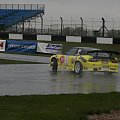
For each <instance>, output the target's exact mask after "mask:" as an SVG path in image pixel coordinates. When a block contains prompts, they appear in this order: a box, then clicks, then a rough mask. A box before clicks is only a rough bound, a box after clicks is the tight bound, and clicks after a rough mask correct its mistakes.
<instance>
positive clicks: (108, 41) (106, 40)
mask: <svg viewBox="0 0 120 120" xmlns="http://www.w3.org/2000/svg"><path fill="white" fill-rule="evenodd" d="M97 43H98V44H113V38H100V37H97Z"/></svg>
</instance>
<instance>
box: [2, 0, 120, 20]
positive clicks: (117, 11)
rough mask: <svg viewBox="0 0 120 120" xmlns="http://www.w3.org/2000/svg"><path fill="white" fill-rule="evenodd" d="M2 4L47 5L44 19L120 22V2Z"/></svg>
mask: <svg viewBox="0 0 120 120" xmlns="http://www.w3.org/2000/svg"><path fill="white" fill-rule="evenodd" d="M0 3H1V4H4V3H7V4H16V3H19V4H45V15H44V18H48V19H49V18H53V19H59V18H60V16H61V17H63V18H65V19H69V18H71V17H72V18H74V19H79V18H80V17H83V18H98V19H99V18H101V17H105V18H110V19H111V18H114V19H119V20H120V0H0Z"/></svg>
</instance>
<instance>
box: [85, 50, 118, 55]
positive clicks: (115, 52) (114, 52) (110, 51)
mask: <svg viewBox="0 0 120 120" xmlns="http://www.w3.org/2000/svg"><path fill="white" fill-rule="evenodd" d="M95 52H96V53H109V54H116V55H120V52H118V51H112V50H90V51H88V52H87V53H95Z"/></svg>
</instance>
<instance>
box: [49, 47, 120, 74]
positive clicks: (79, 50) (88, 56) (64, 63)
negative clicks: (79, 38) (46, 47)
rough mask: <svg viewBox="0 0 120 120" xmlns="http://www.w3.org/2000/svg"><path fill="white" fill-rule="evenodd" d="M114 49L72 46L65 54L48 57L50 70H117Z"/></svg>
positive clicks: (111, 71)
mask: <svg viewBox="0 0 120 120" xmlns="http://www.w3.org/2000/svg"><path fill="white" fill-rule="evenodd" d="M114 54H116V55H119V53H118V52H116V51H108V50H101V49H97V48H91V47H73V48H71V49H70V50H69V51H68V52H67V53H66V55H63V54H56V55H53V56H51V57H50V67H51V68H52V71H57V70H67V71H74V72H75V73H77V74H80V73H81V72H82V71H98V72H109V73H113V72H118V59H117V58H116V57H115V55H114Z"/></svg>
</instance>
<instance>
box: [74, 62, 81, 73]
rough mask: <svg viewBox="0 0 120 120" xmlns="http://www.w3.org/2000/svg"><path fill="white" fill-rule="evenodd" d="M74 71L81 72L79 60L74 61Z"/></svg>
mask: <svg viewBox="0 0 120 120" xmlns="http://www.w3.org/2000/svg"><path fill="white" fill-rule="evenodd" d="M74 71H75V73H76V74H80V73H81V72H82V64H81V63H80V62H76V63H75V67H74Z"/></svg>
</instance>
